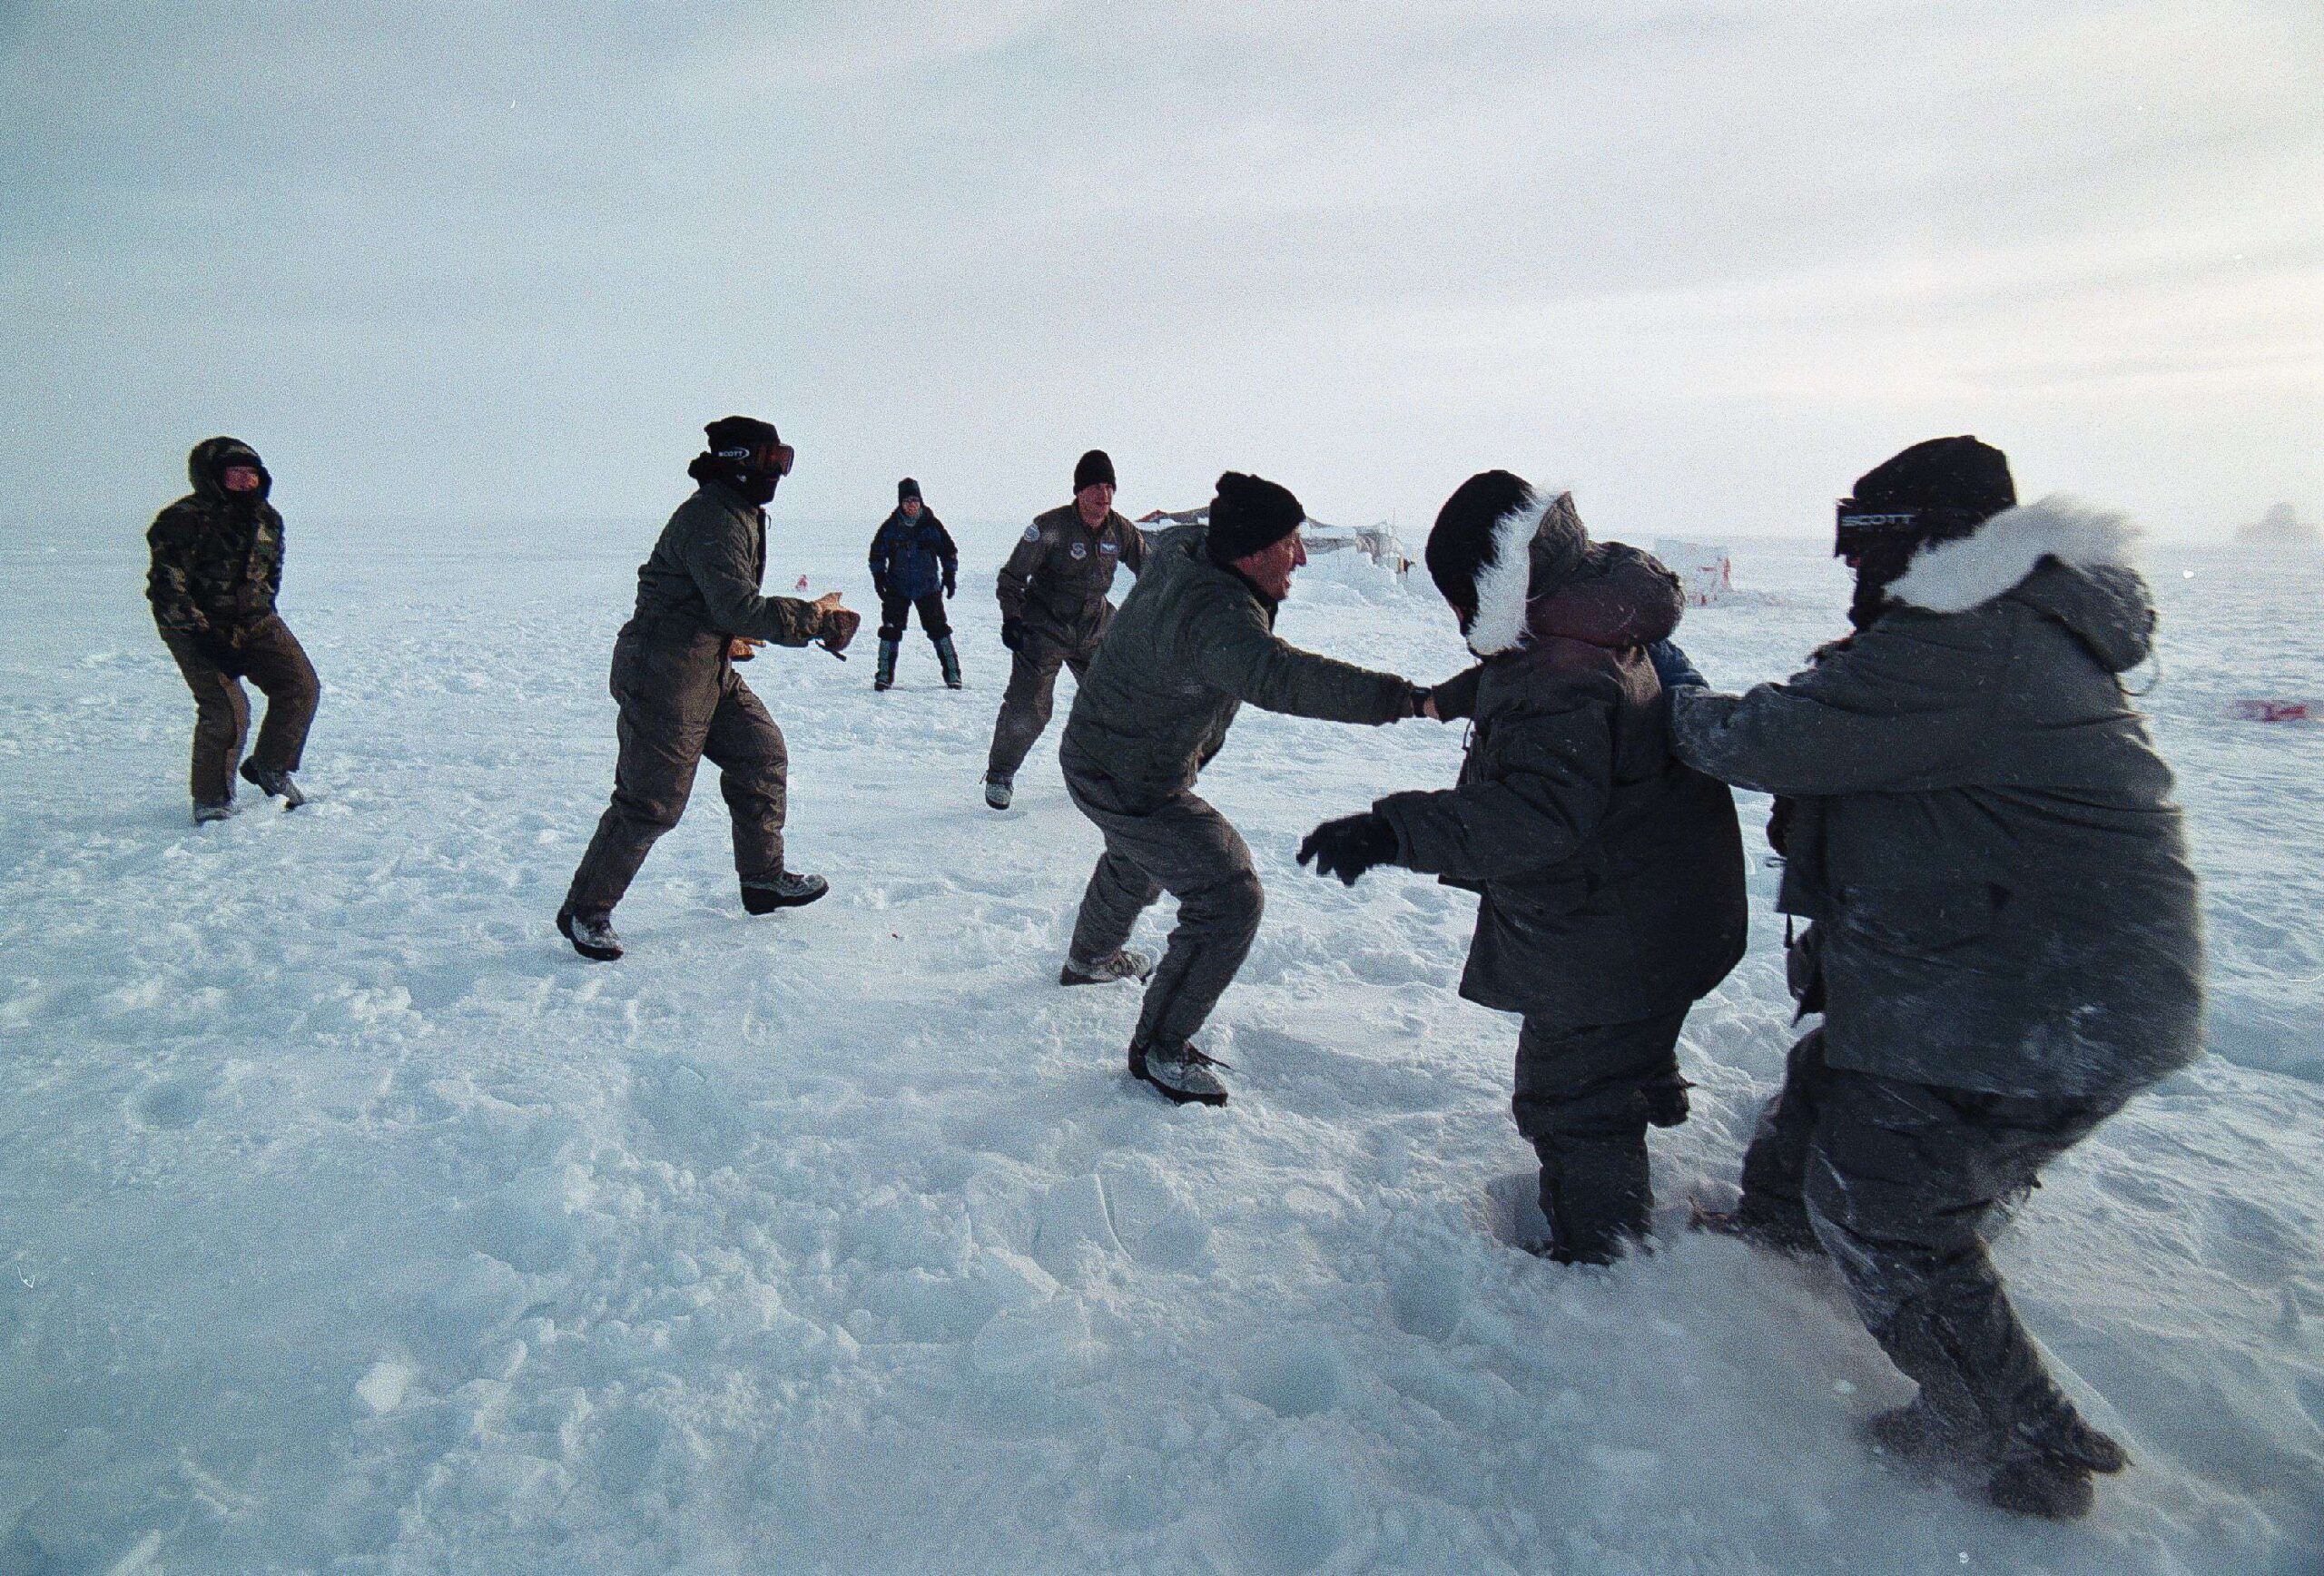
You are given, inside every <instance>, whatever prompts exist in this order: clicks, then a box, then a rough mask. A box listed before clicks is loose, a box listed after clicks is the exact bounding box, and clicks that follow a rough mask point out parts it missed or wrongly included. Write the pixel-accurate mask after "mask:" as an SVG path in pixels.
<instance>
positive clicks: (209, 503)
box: [145, 438, 282, 640]
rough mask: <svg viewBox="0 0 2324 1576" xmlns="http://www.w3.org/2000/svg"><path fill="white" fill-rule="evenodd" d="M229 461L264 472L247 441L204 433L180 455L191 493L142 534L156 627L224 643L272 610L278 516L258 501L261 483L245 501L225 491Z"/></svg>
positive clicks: (262, 496) (277, 577)
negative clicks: (206, 436)
mask: <svg viewBox="0 0 2324 1576" xmlns="http://www.w3.org/2000/svg"><path fill="white" fill-rule="evenodd" d="M236 464H241V465H247V466H250V467H251V468H254V469H256V470H257V471H258V472H259V474H260V476H261V478H263V477H264V476H265V474H266V470H265V467H264V466H262V465H261V464H260V463H259V458H258V454H257V452H256V451H255V450H253V449H252V448H251V447H250V446H249V445H248V444H244V443H240V442H237V441H236V440H235V439H233V438H209V439H206V440H204V441H203V442H202V443H200V444H197V445H195V447H194V450H193V452H192V454H191V455H189V456H187V458H186V472H187V475H188V477H189V478H190V479H191V480H192V483H193V491H192V492H191V493H188V494H187V495H186V496H185V497H182V498H180V499H178V501H177V502H175V503H173V504H172V505H171V506H170V507H167V508H165V509H163V510H162V512H161V513H160V514H159V515H157V516H155V517H154V518H153V527H152V528H151V529H149V530H147V531H146V533H145V542H146V546H148V547H151V548H152V549H153V567H152V569H151V570H150V571H149V572H148V573H147V575H146V577H145V596H146V600H148V601H150V602H151V603H153V622H154V624H155V625H158V626H160V627H161V628H162V629H164V630H170V631H173V632H176V633H178V634H182V635H212V634H214V635H222V636H224V637H225V638H227V639H230V640H231V639H232V638H234V637H235V636H236V635H240V634H241V633H242V632H244V631H246V630H249V629H251V628H252V627H254V626H255V625H258V624H260V623H261V622H263V621H264V620H265V619H267V618H268V617H269V616H271V615H272V614H273V612H274V598H275V596H277V595H278V594H279V593H280V592H281V589H282V517H281V515H279V514H277V513H275V511H274V506H273V505H272V504H270V503H268V502H267V501H266V484H265V483H264V482H261V487H260V489H259V491H258V492H257V493H256V494H255V495H253V496H251V497H249V498H248V499H247V501H245V500H244V499H241V498H237V497H232V496H231V495H230V494H229V493H228V492H227V491H226V489H225V487H224V485H223V484H222V482H221V481H220V480H219V477H220V475H221V473H222V472H223V471H225V470H226V469H227V468H229V467H230V466H232V465H236Z"/></svg>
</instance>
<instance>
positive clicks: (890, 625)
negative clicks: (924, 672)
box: [880, 591, 952, 641]
mask: <svg viewBox="0 0 2324 1576" xmlns="http://www.w3.org/2000/svg"><path fill="white" fill-rule="evenodd" d="M914 608H918V609H919V610H920V627H921V632H922V633H924V634H925V635H927V636H928V638H929V639H930V640H931V641H934V640H941V639H943V638H944V637H945V636H946V635H950V634H951V633H952V625H951V622H950V620H949V619H947V618H946V617H945V616H944V593H942V592H941V591H931V592H930V593H929V594H928V595H927V596H882V597H881V598H880V638H881V639H882V640H901V639H902V638H903V637H904V625H906V624H909V623H910V622H911V615H912V610H913V609H914Z"/></svg>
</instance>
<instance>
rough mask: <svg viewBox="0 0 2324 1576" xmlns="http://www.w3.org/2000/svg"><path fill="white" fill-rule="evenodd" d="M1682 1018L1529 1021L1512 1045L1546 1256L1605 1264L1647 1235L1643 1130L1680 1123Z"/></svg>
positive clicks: (1650, 1200) (1650, 1199)
mask: <svg viewBox="0 0 2324 1576" xmlns="http://www.w3.org/2000/svg"><path fill="white" fill-rule="evenodd" d="M1686 1021H1687V1010H1686V1009H1685V1008H1683V1007H1682V1008H1679V1010H1677V1011H1675V1012H1666V1013H1663V1014H1661V1015H1660V1016H1659V1017H1655V1018H1647V1019H1639V1020H1637V1021H1635V1022H1630V1023H1612V1024H1604V1025H1600V1026H1595V1027H1589V1028H1581V1029H1574V1028H1568V1027H1566V1026H1564V1025H1562V1024H1556V1023H1552V1022H1551V1021H1550V1020H1548V1019H1543V1018H1541V1017H1538V1016H1528V1017H1527V1018H1526V1019H1525V1022H1524V1027H1523V1028H1522V1029H1521V1030H1520V1031H1519V1032H1518V1036H1517V1092H1516V1095H1515V1097H1514V1098H1512V1099H1511V1101H1510V1109H1511V1111H1512V1113H1513V1114H1514V1115H1515V1116H1516V1118H1517V1130H1518V1131H1519V1132H1521V1133H1522V1134H1524V1135H1525V1137H1526V1138H1527V1139H1528V1140H1529V1141H1530V1142H1531V1144H1532V1146H1533V1152H1534V1154H1536V1155H1538V1156H1539V1157H1541V1214H1542V1215H1543V1216H1545V1217H1547V1219H1548V1220H1549V1223H1550V1231H1551V1243H1550V1251H1551V1256H1553V1257H1555V1258H1557V1259H1559V1260H1561V1261H1562V1262H1574V1263H1581V1264H1606V1263H1610V1262H1611V1261H1612V1260H1613V1259H1614V1258H1615V1257H1616V1256H1618V1255H1619V1254H1620V1251H1621V1247H1622V1243H1623V1239H1624V1238H1626V1237H1637V1236H1644V1235H1645V1233H1646V1227H1647V1217H1648V1213H1649V1211H1650V1210H1651V1209H1652V1208H1653V1207H1654V1193H1653V1189H1652V1187H1650V1186H1649V1182H1648V1178H1647V1156H1646V1129H1647V1128H1648V1126H1649V1124H1651V1125H1654V1126H1658V1127H1670V1126H1674V1125H1676V1124H1677V1123H1679V1122H1680V1121H1683V1120H1685V1118H1686V1110H1687V1096H1686V1084H1685V1082H1684V1080H1682V1079H1680V1078H1679V1029H1680V1028H1681V1027H1683V1026H1684V1025H1685V1023H1686Z"/></svg>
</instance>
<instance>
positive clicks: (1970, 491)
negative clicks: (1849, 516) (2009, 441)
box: [1854, 436, 2017, 524]
mask: <svg viewBox="0 0 2324 1576" xmlns="http://www.w3.org/2000/svg"><path fill="white" fill-rule="evenodd" d="M1854 496H1855V499H1856V507H1859V508H1892V509H1899V510H1902V509H1933V510H1942V511H1946V512H1948V513H1957V514H1959V515H1963V516H1968V517H1973V518H1972V519H1971V520H1970V523H1971V524H1976V523H1978V522H1982V521H1984V520H1986V519H1989V518H1991V517H1993V516H1994V515H1997V514H1999V513H2001V512H2002V510H2004V509H2006V508H2012V507H2015V506H2016V503H2017V486H2016V484H2015V483H2014V482H2013V481H2012V480H2011V479H2010V476H2009V457H2008V456H2007V455H2005V454H2004V453H2003V452H2002V451H2001V450H2000V449H1998V448H1994V446H1993V445H1991V444H1989V443H1979V442H1978V441H1977V440H1976V439H1975V438H1970V437H1967V436H1963V437H1960V438H1930V439H1929V440H1928V441H1927V442H1925V443H1915V445H1913V446H1912V448H1908V449H1906V450H1905V451H1904V452H1903V453H1902V454H1899V455H1896V456H1895V457H1893V458H1888V459H1884V460H1882V461H1881V462H1880V463H1879V464H1878V465H1876V466H1874V467H1873V468H1871V469H1870V470H1867V471H1866V472H1865V473H1864V474H1863V475H1862V476H1860V477H1858V478H1856V492H1855V495H1854Z"/></svg>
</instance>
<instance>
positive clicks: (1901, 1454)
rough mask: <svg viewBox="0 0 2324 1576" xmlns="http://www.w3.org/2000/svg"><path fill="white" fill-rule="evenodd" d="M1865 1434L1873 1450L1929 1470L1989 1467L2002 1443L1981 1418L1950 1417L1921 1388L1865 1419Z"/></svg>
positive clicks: (1894, 1459)
mask: <svg viewBox="0 0 2324 1576" xmlns="http://www.w3.org/2000/svg"><path fill="white" fill-rule="evenodd" d="M1864 1437H1865V1442H1866V1443H1867V1444H1869V1445H1871V1446H1872V1449H1873V1452H1874V1453H1875V1454H1877V1455H1880V1456H1883V1457H1886V1459H1887V1460H1890V1461H1894V1462H1898V1463H1903V1464H1905V1465H1908V1466H1913V1467H1918V1468H1922V1469H1925V1470H1929V1471H1937V1472H1959V1471H1965V1470H1976V1471H1982V1470H1989V1469H1990V1468H1991V1467H1992V1466H1993V1465H1994V1463H1995V1462H1996V1461H1997V1460H1999V1459H2000V1454H2001V1442H2000V1441H1999V1440H1998V1439H1997V1438H1995V1436H1994V1432H1993V1430H1992V1429H1991V1428H1989V1427H1987V1426H1986V1425H1985V1423H1984V1419H1983V1418H1982V1417H1979V1418H1973V1419H1962V1418H1957V1417H1948V1416H1946V1415H1945V1413H1941V1412H1939V1411H1938V1410H1937V1409H1936V1408H1935V1407H1934V1406H1932V1405H1930V1404H1929V1401H1928V1396H1927V1394H1926V1393H1925V1392H1924V1393H1923V1394H1919V1395H1915V1396H1914V1397H1913V1398H1912V1400H1911V1401H1909V1402H1907V1403H1906V1404H1904V1405H1902V1406H1897V1407H1892V1408H1890V1409H1889V1410H1888V1411H1886V1412H1883V1413H1877V1414H1876V1415H1874V1416H1872V1417H1868V1418H1866V1419H1865V1422H1864Z"/></svg>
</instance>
